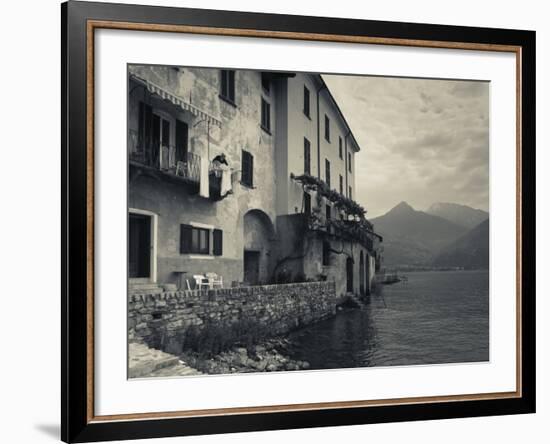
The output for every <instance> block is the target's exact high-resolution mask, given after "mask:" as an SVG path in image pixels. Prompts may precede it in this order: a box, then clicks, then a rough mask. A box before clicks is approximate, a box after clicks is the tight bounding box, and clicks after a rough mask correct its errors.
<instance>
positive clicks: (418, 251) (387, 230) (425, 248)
mask: <svg viewBox="0 0 550 444" xmlns="http://www.w3.org/2000/svg"><path fill="white" fill-rule="evenodd" d="M371 222H372V223H373V224H374V230H375V231H376V232H377V233H380V234H381V235H382V236H383V237H384V242H383V244H382V245H383V246H384V253H383V256H384V264H385V265H386V266H388V267H395V266H399V265H429V264H431V262H432V261H433V258H434V256H435V254H436V253H437V252H438V251H439V250H441V249H442V248H443V247H444V246H446V245H449V244H450V243H451V242H453V241H455V240H456V239H458V238H459V237H460V236H462V235H463V234H464V233H465V232H466V231H467V229H466V228H464V227H462V226H460V225H457V224H455V223H452V222H450V221H448V220H446V219H443V218H441V217H439V216H434V215H431V214H428V213H425V212H423V211H417V210H415V209H414V208H413V207H411V206H410V205H409V204H408V203H406V202H401V203H400V204H399V205H397V206H395V207H394V208H392V209H391V210H390V211H388V212H387V213H386V214H384V215H383V216H380V217H376V218H374V219H371Z"/></svg>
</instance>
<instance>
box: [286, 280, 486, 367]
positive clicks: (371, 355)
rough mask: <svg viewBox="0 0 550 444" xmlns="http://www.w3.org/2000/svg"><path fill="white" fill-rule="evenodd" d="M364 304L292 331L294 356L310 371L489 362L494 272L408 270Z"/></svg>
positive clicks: (293, 357) (291, 349)
mask: <svg viewBox="0 0 550 444" xmlns="http://www.w3.org/2000/svg"><path fill="white" fill-rule="evenodd" d="M406 276H408V278H409V279H408V283H397V284H394V285H386V286H383V287H382V290H381V292H380V293H379V294H373V295H371V297H370V303H369V304H368V305H367V307H366V308H364V309H361V310H359V309H356V310H345V311H341V312H339V313H338V314H337V315H336V316H335V317H333V318H330V319H327V320H325V321H322V322H319V323H316V324H314V325H311V326H309V327H306V328H304V329H302V330H298V331H295V332H293V333H291V335H290V337H289V339H290V341H291V347H290V350H289V357H291V358H292V359H297V360H305V361H308V362H309V363H310V365H311V368H312V369H328V368H351V367H370V366H388V365H415V364H443V363H457V362H479V361H488V360H489V273H488V272H487V271H437V272H415V273H406Z"/></svg>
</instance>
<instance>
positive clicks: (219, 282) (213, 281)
mask: <svg viewBox="0 0 550 444" xmlns="http://www.w3.org/2000/svg"><path fill="white" fill-rule="evenodd" d="M206 278H207V279H208V283H209V284H210V288H214V287H215V286H218V287H220V288H222V287H223V278H222V277H221V276H218V275H217V274H216V273H206Z"/></svg>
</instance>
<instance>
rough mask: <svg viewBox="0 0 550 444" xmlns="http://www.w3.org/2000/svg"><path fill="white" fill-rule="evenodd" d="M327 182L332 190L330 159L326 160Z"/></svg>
mask: <svg viewBox="0 0 550 444" xmlns="http://www.w3.org/2000/svg"><path fill="white" fill-rule="evenodd" d="M325 182H326V183H327V186H328V187H329V188H330V161H329V160H328V159H325Z"/></svg>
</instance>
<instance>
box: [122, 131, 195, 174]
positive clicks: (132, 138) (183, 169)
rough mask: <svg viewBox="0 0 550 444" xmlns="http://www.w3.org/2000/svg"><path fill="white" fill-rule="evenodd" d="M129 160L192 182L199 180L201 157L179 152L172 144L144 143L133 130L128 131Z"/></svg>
mask: <svg viewBox="0 0 550 444" xmlns="http://www.w3.org/2000/svg"><path fill="white" fill-rule="evenodd" d="M128 143H129V158H130V161H132V162H135V163H139V164H141V165H144V166H148V167H151V168H154V169H158V170H160V171H163V172H165V173H167V174H172V175H174V176H178V177H181V178H183V179H186V180H188V181H190V182H193V183H197V184H198V183H199V182H200V174H201V157H200V156H199V155H197V154H194V153H184V154H179V153H178V151H177V149H176V147H175V146H174V145H163V144H155V143H153V142H150V143H145V142H144V141H142V140H140V137H139V135H138V133H137V131H135V130H130V131H129V132H128Z"/></svg>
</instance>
